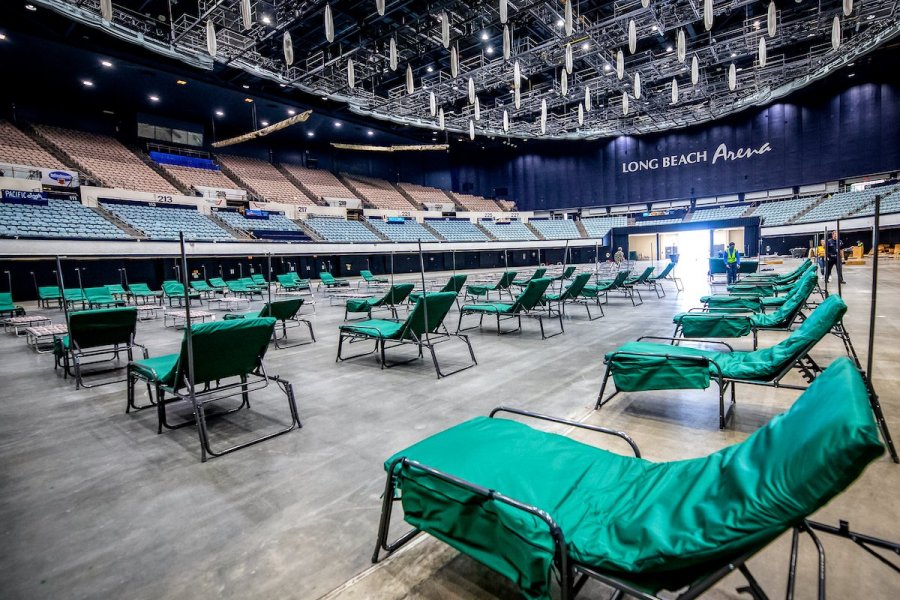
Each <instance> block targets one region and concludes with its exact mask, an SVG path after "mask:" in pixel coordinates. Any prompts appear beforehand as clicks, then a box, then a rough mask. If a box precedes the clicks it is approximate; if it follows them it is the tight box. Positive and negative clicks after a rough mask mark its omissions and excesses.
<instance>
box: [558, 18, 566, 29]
mask: <svg viewBox="0 0 900 600" xmlns="http://www.w3.org/2000/svg"><path fill="white" fill-rule="evenodd" d="M565 24H566V22H565V21H563V20H562V19H560V20H559V21H557V22H556V26H557V27H562V26H564V25H565Z"/></svg>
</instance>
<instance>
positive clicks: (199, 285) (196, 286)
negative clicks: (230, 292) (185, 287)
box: [191, 279, 225, 300]
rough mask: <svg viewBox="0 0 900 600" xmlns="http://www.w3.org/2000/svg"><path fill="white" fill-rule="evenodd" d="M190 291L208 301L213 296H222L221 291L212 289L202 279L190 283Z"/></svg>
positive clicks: (222, 292)
mask: <svg viewBox="0 0 900 600" xmlns="http://www.w3.org/2000/svg"><path fill="white" fill-rule="evenodd" d="M191 289H193V290H194V291H195V292H197V293H198V294H202V295H203V297H204V298H206V299H207V300H209V299H210V298H212V297H213V296H215V295H217V294H224V293H225V292H224V291H223V290H219V289H217V288H214V287H212V286H211V285H209V284H208V283H206V282H205V281H203V280H202V279H200V280H197V281H192V282H191Z"/></svg>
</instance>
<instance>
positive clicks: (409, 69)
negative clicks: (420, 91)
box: [406, 65, 416, 94]
mask: <svg viewBox="0 0 900 600" xmlns="http://www.w3.org/2000/svg"><path fill="white" fill-rule="evenodd" d="M414 91H416V88H415V85H413V73H412V66H411V65H406V93H407V94H412V93H413V92H414Z"/></svg>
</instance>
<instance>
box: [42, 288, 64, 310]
mask: <svg viewBox="0 0 900 600" xmlns="http://www.w3.org/2000/svg"><path fill="white" fill-rule="evenodd" d="M51 303H54V304H56V305H58V306H59V307H60V308H62V303H61V302H60V295H59V286H55V285H42V286H40V287H39V288H38V306H39V307H40V308H50V304H51Z"/></svg>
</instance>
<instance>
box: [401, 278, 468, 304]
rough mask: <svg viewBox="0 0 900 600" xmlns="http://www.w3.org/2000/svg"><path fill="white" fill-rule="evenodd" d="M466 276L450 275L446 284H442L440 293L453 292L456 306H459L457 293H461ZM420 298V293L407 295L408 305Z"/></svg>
mask: <svg viewBox="0 0 900 600" xmlns="http://www.w3.org/2000/svg"><path fill="white" fill-rule="evenodd" d="M468 277H469V276H468V275H464V274H462V273H460V274H457V275H451V276H450V279H448V280H447V283H445V284H444V287H442V288H441V289H440V290H438V291H440V292H453V293H454V294H456V305H457V306H459V293H460V292H461V291H462V289H463V286H464V285H465V284H466V279H467V278H468ZM421 297H422V292H410V294H409V303H410V304H415V303H416V302H418V301H419V298H421Z"/></svg>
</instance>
